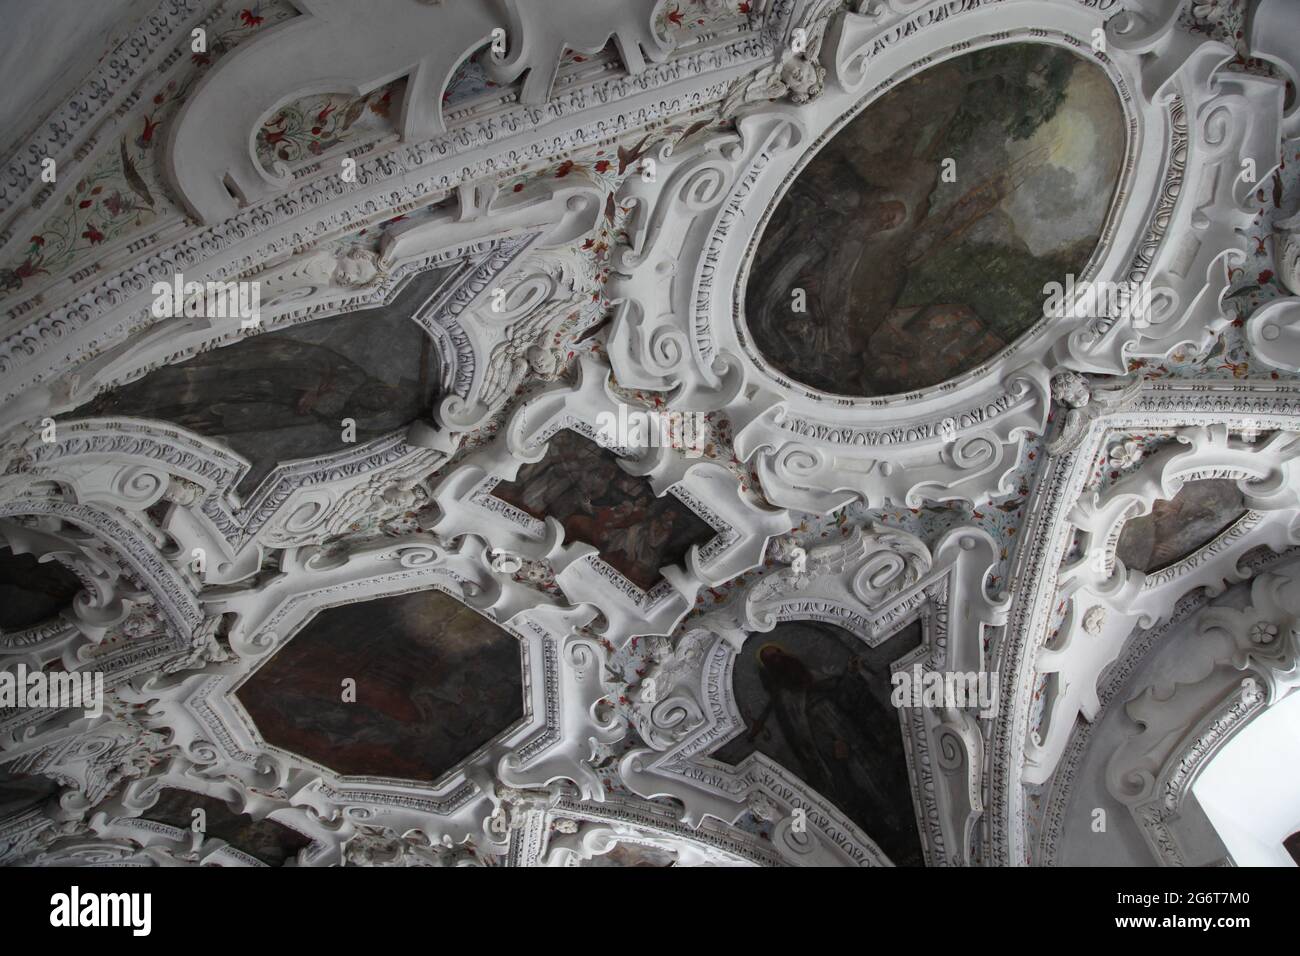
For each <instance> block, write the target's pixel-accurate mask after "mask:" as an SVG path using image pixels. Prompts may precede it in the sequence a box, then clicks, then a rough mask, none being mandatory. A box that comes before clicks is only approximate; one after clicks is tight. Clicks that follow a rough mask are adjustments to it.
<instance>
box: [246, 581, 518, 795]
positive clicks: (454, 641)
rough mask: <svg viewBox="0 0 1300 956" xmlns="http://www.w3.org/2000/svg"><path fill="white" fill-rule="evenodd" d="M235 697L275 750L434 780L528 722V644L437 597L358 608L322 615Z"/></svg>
mask: <svg viewBox="0 0 1300 956" xmlns="http://www.w3.org/2000/svg"><path fill="white" fill-rule="evenodd" d="M346 678H352V679H353V680H354V681H356V700H355V702H345V701H344V700H343V681H344V679H346ZM235 696H236V697H237V698H238V699H239V701H240V703H242V704H243V705H244V708H245V709H246V710H247V711H248V714H249V716H250V717H252V718H253V722H254V723H255V724H256V725H257V729H258V730H259V731H260V732H261V734H262V736H263V738H265V739H266V740H267V741H268V742H269V743H271V744H274V745H275V746H277V747H281V748H283V749H285V750H289V751H291V752H293V753H297V754H300V755H302V756H304V757H307V758H309V759H311V760H314V761H316V762H317V763H320V764H323V765H325V766H327V767H329V768H330V769H332V770H335V771H337V772H339V773H341V774H344V775H348V776H364V775H378V776H387V777H400V778H403V779H410V780H424V781H435V780H437V779H438V778H439V777H441V776H442V775H443V773H444V772H445V771H447V770H449V769H451V767H453V766H454V765H455V764H457V763H459V762H460V761H461V760H462V759H463V758H465V757H468V756H469V755H470V754H472V753H473V752H474V751H475V750H477V749H478V748H479V747H481V746H482V745H483V744H486V743H487V742H488V741H490V740H491V739H492V738H493V737H495V736H496V735H497V734H499V733H500V732H502V731H504V730H506V729H507V728H508V727H510V726H512V725H513V724H514V723H515V722H517V721H518V720H519V719H520V718H521V717H522V716H523V684H522V679H521V670H520V644H519V641H518V640H517V639H516V638H515V637H513V636H512V635H510V634H508V633H506V632H505V631H503V630H501V629H500V628H499V627H497V626H496V625H494V624H492V623H491V622H490V621H488V620H487V619H486V618H485V617H483V616H482V615H481V614H478V613H477V612H475V611H472V610H470V609H469V608H468V607H466V606H465V605H463V604H461V603H460V602H459V601H457V600H455V599H454V598H452V597H449V596H448V595H446V594H444V593H442V592H441V591H436V590H428V591H417V592H414V593H412V594H403V595H397V596H394V597H386V598H378V599H376V600H372V601H361V602H358V603H356V604H345V605H342V606H340V607H334V608H329V609H327V610H324V611H322V612H321V613H319V614H318V615H316V617H314V618H313V619H312V620H311V621H310V622H309V623H308V624H307V626H306V627H304V628H303V629H302V630H301V631H299V632H298V633H297V634H296V635H294V636H293V638H291V639H290V641H289V643H288V644H287V645H285V646H284V647H283V648H282V649H281V650H279V651H278V652H276V654H275V656H274V657H273V658H272V659H271V660H270V661H269V662H267V663H266V664H263V665H262V666H261V667H260V668H258V669H257V671H256V672H255V673H254V674H253V676H252V677H251V678H250V679H249V680H248V681H246V682H245V683H244V684H243V685H242V686H241V687H240V688H239V689H238V691H236V695H235Z"/></svg>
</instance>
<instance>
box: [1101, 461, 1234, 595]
mask: <svg viewBox="0 0 1300 956" xmlns="http://www.w3.org/2000/svg"><path fill="white" fill-rule="evenodd" d="M1245 513H1246V499H1245V497H1244V496H1243V495H1242V493H1241V489H1240V488H1239V487H1237V482H1236V481H1234V480H1232V479H1228V478H1207V479H1203V480H1201V481H1189V482H1187V483H1186V484H1185V485H1183V487H1182V490H1181V491H1179V492H1178V494H1176V495H1174V497H1173V499H1172V500H1171V501H1157V502H1156V503H1155V504H1154V505H1153V506H1152V508H1151V513H1150V514H1149V515H1143V516H1142V517H1140V518H1132V519H1130V520H1129V521H1126V522H1125V523H1124V530H1123V531H1121V532H1120V536H1119V543H1118V544H1117V545H1116V547H1115V556H1116V557H1117V558H1119V559H1120V560H1121V561H1123V562H1124V567H1126V568H1132V569H1136V570H1138V571H1144V572H1146V573H1148V574H1149V573H1150V572H1152V571H1159V570H1160V569H1161V568H1167V567H1168V566H1169V565H1171V564H1175V563H1176V562H1178V561H1181V560H1182V559H1183V558H1185V557H1187V556H1188V555H1189V554H1191V553H1193V552H1194V551H1196V550H1197V549H1199V548H1201V547H1202V546H1204V545H1206V544H1209V543H1210V542H1211V541H1213V540H1214V539H1215V538H1217V537H1218V536H1219V535H1220V534H1221V533H1223V532H1224V531H1226V530H1228V528H1230V527H1231V526H1232V525H1233V524H1235V523H1236V521H1237V519H1238V518H1240V517H1241V516H1242V515H1243V514H1245Z"/></svg>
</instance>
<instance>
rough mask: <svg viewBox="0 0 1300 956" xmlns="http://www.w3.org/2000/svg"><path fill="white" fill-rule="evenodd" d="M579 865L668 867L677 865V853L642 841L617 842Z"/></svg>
mask: <svg viewBox="0 0 1300 956" xmlns="http://www.w3.org/2000/svg"><path fill="white" fill-rule="evenodd" d="M578 865H579V866H620V867H626V866H642V867H666V866H676V865H677V854H676V853H673V852H672V851H671V850H661V849H659V848H658V847H653V846H642V845H641V844H640V843H616V844H615V845H614V849H612V850H610V851H609V852H608V853H602V854H601V855H600V856H593V857H592V858H591V859H590V860H582V861H581V862H580V863H579V864H578Z"/></svg>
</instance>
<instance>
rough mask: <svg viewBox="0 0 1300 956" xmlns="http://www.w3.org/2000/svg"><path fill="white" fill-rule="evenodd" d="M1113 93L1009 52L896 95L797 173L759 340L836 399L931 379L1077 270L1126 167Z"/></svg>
mask: <svg viewBox="0 0 1300 956" xmlns="http://www.w3.org/2000/svg"><path fill="white" fill-rule="evenodd" d="M1125 130H1126V122H1125V118H1124V112H1123V109H1122V108H1121V106H1120V101H1119V96H1118V93H1117V92H1116V90H1115V87H1114V85H1113V84H1112V83H1111V82H1110V80H1109V79H1108V78H1107V76H1106V75H1105V73H1104V72H1103V71H1102V70H1101V69H1100V68H1099V67H1097V66H1095V65H1093V64H1092V63H1089V62H1087V61H1086V60H1083V59H1081V58H1080V57H1077V56H1075V55H1074V54H1073V53H1070V52H1068V51H1066V50H1064V49H1061V48H1059V47H1053V46H1047V45H1045V44H1032V43H1022V44H1011V45H1006V46H999V47H994V48H991V49H986V50H979V51H976V52H974V53H969V54H965V55H963V56H959V57H955V58H953V59H951V60H948V61H946V62H944V63H941V64H939V65H937V66H933V67H931V68H929V69H927V70H924V71H922V72H921V73H919V74H917V75H916V76H914V77H911V78H909V79H907V80H905V81H904V82H902V83H900V84H898V86H896V87H895V88H894V89H892V90H891V91H890V92H888V93H887V94H885V95H884V96H882V97H881V98H880V99H878V100H876V101H875V102H874V103H872V104H871V105H870V106H868V107H867V108H866V109H864V110H863V111H862V112H861V113H859V114H858V115H857V116H856V117H854V118H853V119H852V120H851V121H849V122H848V123H847V124H846V125H845V126H844V128H843V129H841V130H840V131H839V132H838V133H837V134H836V135H835V136H834V137H833V138H831V139H830V140H829V141H828V142H827V143H826V144H825V146H824V147H823V148H822V149H821V150H820V151H819V152H818V153H817V155H816V156H814V157H813V158H812V160H811V161H809V163H808V164H807V166H805V168H804V169H803V170H802V171H801V172H800V173H799V174H798V175H797V176H796V177H795V179H794V181H793V182H792V183H791V185H790V187H789V189H788V191H787V192H786V194H785V195H784V196H783V197H782V199H781V200H780V202H779V203H778V204H777V207H776V209H775V210H774V211H773V213H772V216H771V218H770V221H769V222H768V224H767V226H766V228H765V229H764V231H763V234H762V236H761V238H760V240H759V242H758V246H757V249H756V250H755V253H754V258H753V261H752V262H751V264H750V268H749V277H748V279H747V281H746V288H745V322H746V325H747V326H748V329H749V333H750V336H751V338H752V340H753V344H754V346H755V347H756V348H757V349H758V351H759V352H760V353H762V355H763V357H764V358H765V359H766V360H767V361H768V363H769V364H771V365H772V366H773V367H774V368H776V369H777V370H778V371H780V372H781V373H783V374H785V375H787V376H789V377H790V378H793V379H794V380H796V381H798V382H800V383H802V384H804V385H806V386H809V387H812V388H816V389H820V390H822V391H826V392H833V393H836V394H841V395H854V396H863V397H870V396H879V395H890V394H897V393H899V392H907V391H912V390H915V389H919V388H925V387H927V386H930V385H937V384H938V383H940V382H943V381H945V380H947V379H950V378H952V377H954V376H955V375H959V374H961V373H962V372H964V371H967V370H969V369H971V368H974V367H976V366H978V365H979V364H980V363H982V362H985V361H987V360H989V359H991V358H993V357H994V356H996V355H997V354H998V353H999V352H1001V351H1002V350H1003V349H1004V348H1006V346H1008V345H1010V344H1011V343H1012V342H1013V341H1014V340H1015V339H1017V338H1018V337H1019V336H1020V335H1021V334H1023V333H1024V332H1025V331H1027V330H1028V329H1029V328H1031V327H1032V326H1033V325H1034V324H1035V323H1036V322H1037V321H1038V319H1039V318H1040V317H1041V316H1042V315H1043V302H1044V295H1043V286H1044V285H1045V284H1046V283H1048V282H1053V281H1064V277H1065V276H1066V275H1067V274H1074V275H1075V276H1076V277H1078V276H1080V275H1081V274H1082V273H1083V271H1084V269H1085V267H1086V265H1087V263H1088V261H1089V259H1090V258H1091V256H1092V253H1093V250H1094V249H1095V248H1096V246H1097V242H1098V239H1099V237H1100V235H1101V232H1102V228H1103V224H1104V222H1105V219H1106V215H1107V211H1108V209H1109V207H1110V204H1111V199H1112V197H1113V195H1114V193H1115V187H1116V183H1117V182H1118V179H1119V174H1120V170H1121V168H1122V166H1123V161H1124V149H1125V137H1126V132H1125Z"/></svg>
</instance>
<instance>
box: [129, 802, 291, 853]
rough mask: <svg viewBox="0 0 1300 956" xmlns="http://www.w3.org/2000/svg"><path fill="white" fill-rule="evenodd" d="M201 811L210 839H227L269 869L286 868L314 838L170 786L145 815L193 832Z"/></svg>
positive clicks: (148, 818) (223, 803)
mask: <svg viewBox="0 0 1300 956" xmlns="http://www.w3.org/2000/svg"><path fill="white" fill-rule="evenodd" d="M196 808H197V809H201V810H202V811H203V812H204V814H205V817H206V819H205V820H204V824H205V832H206V834H207V837H208V839H214V840H224V841H225V842H226V843H228V844H230V846H232V847H234V848H235V849H236V850H243V851H244V852H245V853H247V854H248V855H250V856H255V857H257V859H259V860H261V861H262V862H263V863H265V864H266V865H267V866H283V865H284V864H285V861H286V860H289V859H290V858H292V857H295V856H297V855H298V851H299V850H301V849H303V848H305V847H308V846H310V845H311V838H310V837H308V836H307V835H305V834H303V833H299V832H298V831H297V830H295V829H293V827H287V826H284V825H283V824H280V823H276V822H275V821H274V820H265V819H264V820H254V819H253V818H252V817H249V816H245V815H244V814H242V813H235V812H234V811H233V810H231V809H230V807H228V806H227V805H226V803H225V801H223V800H217V799H216V798H214V797H209V796H207V795H206V794H201V793H191V792H189V791H188V790H178V789H176V788H174V787H167V788H166V789H164V790H163V792H162V794H161V795H160V796H159V797H158V802H157V803H155V804H154V805H153V806H152V807H150V808H149V809H148V810H146V811H145V812H144V813H143V814H142V816H143V817H144V818H145V819H146V820H153V821H155V822H157V823H165V824H167V825H168V826H173V827H179V828H180V829H182V830H189V829H190V828H191V827H192V826H193V825H194V814H193V811H194V810H195V809H196Z"/></svg>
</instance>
